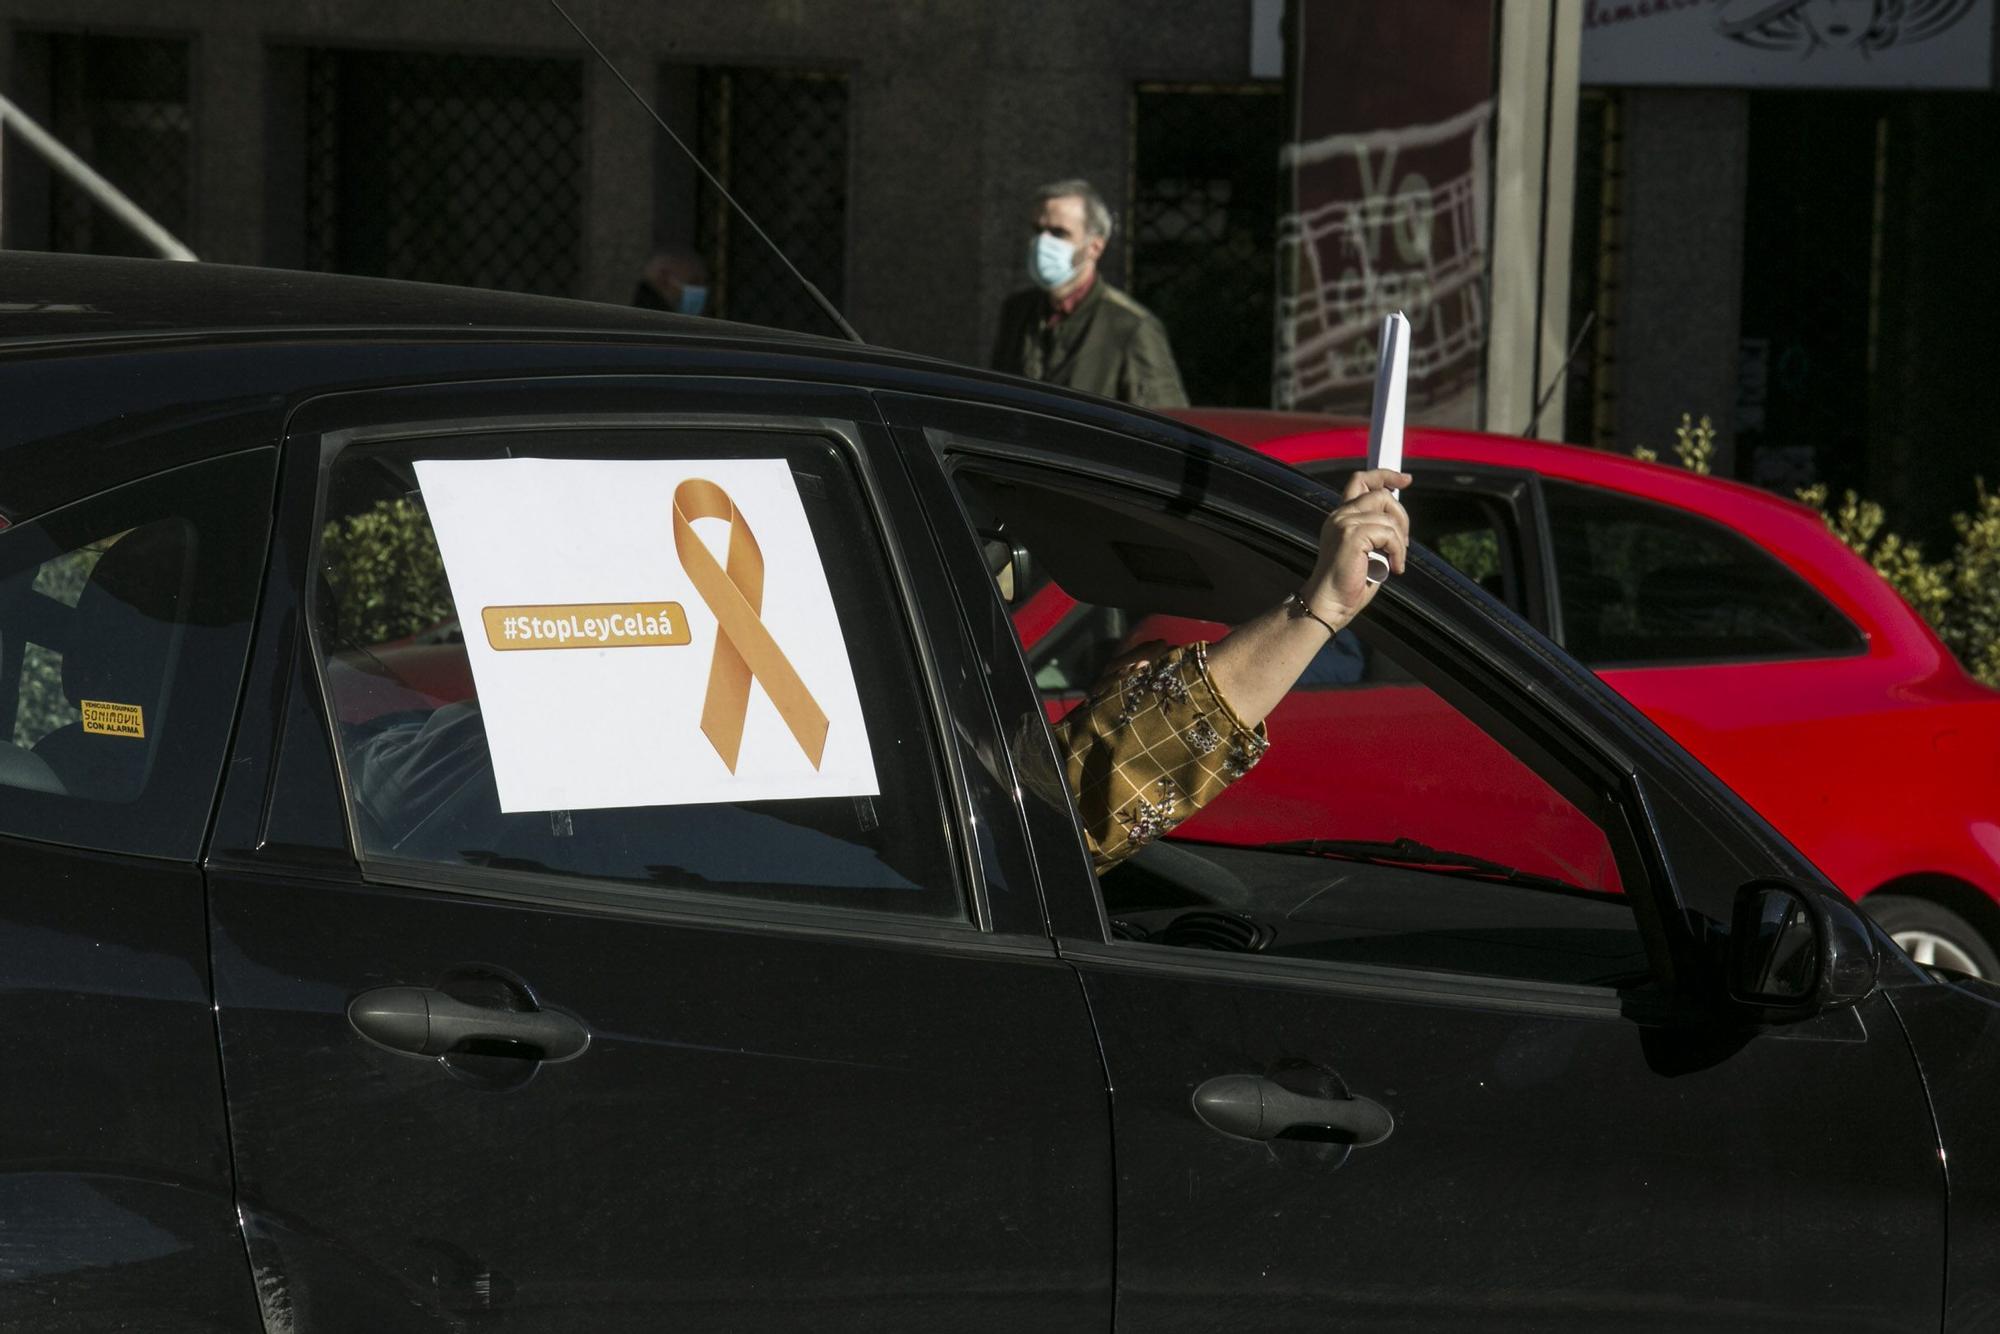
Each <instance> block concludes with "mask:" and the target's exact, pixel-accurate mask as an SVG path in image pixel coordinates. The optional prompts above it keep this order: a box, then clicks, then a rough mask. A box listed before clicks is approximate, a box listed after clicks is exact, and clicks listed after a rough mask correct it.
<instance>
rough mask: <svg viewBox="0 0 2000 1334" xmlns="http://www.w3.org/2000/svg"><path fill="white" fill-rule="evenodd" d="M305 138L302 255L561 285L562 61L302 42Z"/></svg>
mask: <svg viewBox="0 0 2000 1334" xmlns="http://www.w3.org/2000/svg"><path fill="white" fill-rule="evenodd" d="M305 151H306V170H305V191H306V199H305V226H306V264H307V267H309V268H315V269H322V270H327V271H331V272H339V273H360V274H369V275H373V276H377V277H387V278H410V279H416V280H420V281H424V282H439V283H455V284H458V285H461V286H467V287H489V288H501V289H504V290H507V291H515V292H535V293H541V294H544V295H552V296H569V295H573V294H575V292H576V290H577V287H578V284H579V282H580V280H581V276H582V248H583V191H584V176H583V160H584V151H583V71H582V68H581V66H580V65H579V64H578V63H577V62H576V61H573V60H555V59H546V60H545V59H529V58H518V57H512V56H463V55H446V54H428V53H417V52H401V51H385V52H377V51H340V50H327V49H317V50H313V51H309V52H307V53H306V127H305Z"/></svg>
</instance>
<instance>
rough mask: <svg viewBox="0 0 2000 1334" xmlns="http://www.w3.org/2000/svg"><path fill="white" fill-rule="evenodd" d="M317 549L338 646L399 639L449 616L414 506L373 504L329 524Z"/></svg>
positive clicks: (440, 574) (425, 523) (431, 547)
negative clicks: (330, 597) (330, 595)
mask: <svg viewBox="0 0 2000 1334" xmlns="http://www.w3.org/2000/svg"><path fill="white" fill-rule="evenodd" d="M320 541H321V546H322V549H323V561H324V566H325V569H326V580H327V583H328V585H329V586H330V587H331V588H332V590H333V605H334V608H335V616H334V635H335V636H336V638H338V639H339V640H340V642H342V643H344V644H355V645H360V644H380V643H383V642H385V641H387V640H391V639H402V638H404V637H406V636H408V635H413V634H416V633H417V632H418V631H420V630H426V629H429V628H430V627H431V626H433V625H436V624H437V623H438V622H439V621H442V620H445V619H447V618H448V617H450V616H452V615H453V614H454V612H453V607H452V601H451V586H450V585H449V584H448V583H447V582H446V581H445V574H444V558H443V557H442V556H440V555H439V554H438V547H437V539H436V538H435V537H433V536H432V535H431V523H430V520H429V519H428V518H427V517H426V516H425V514H424V507H423V506H422V505H421V504H419V503H417V502H416V501H414V500H410V499H407V498H398V499H395V500H384V501H379V502H377V503H376V504H375V505H373V506H371V507H370V508H368V509H366V510H363V511H362V512H361V513H359V514H354V515H350V516H348V517H347V518H345V519H335V520H334V521H333V522H331V523H329V524H327V526H326V530H325V532H324V533H323V534H322V535H321V538H320Z"/></svg>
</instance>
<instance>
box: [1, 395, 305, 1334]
mask: <svg viewBox="0 0 2000 1334" xmlns="http://www.w3.org/2000/svg"><path fill="white" fill-rule="evenodd" d="M245 438H246V439H255V438H256V437H255V435H254V434H251V435H247V436H246V437H245ZM146 443H147V444H150V443H152V442H146ZM72 444H73V442H72V441H69V440H64V441H62V442H60V445H61V447H62V449H63V450H64V452H65V454H66V455H68V456H72V457H76V458H88V457H89V455H88V454H87V453H82V452H79V451H77V450H75V449H73V448H72ZM141 447H143V446H141ZM35 448H36V446H34V445H31V444H30V445H16V446H14V447H13V452H11V453H10V454H9V456H8V457H9V458H10V460H12V459H17V458H18V459H21V460H23V462H22V465H21V466H26V458H27V456H28V454H29V453H30V452H31V451H33V450H34V449H35ZM275 460H276V451H275V450H274V449H272V448H270V447H268V446H266V447H264V448H262V449H252V450H249V451H246V452H240V453H229V454H225V455H223V456H221V457H217V458H213V459H210V460H208V461H206V462H201V463H193V464H189V465H186V466H184V467H180V468H175V469H173V470H171V471H167V472H162V473H157V474H155V475H153V476H150V477H145V478H142V479H140V480H137V481H131V482H126V483H124V484H123V485H119V486H115V487H108V488H105V489H104V490H102V491H100V492H98V493H97V494H91V495H87V496H86V498H84V499H81V500H77V501H75V502H73V503H70V504H66V505H63V506H61V507H60V508H57V509H55V510H53V511H51V512H48V513H46V514H42V515H39V516H36V517H33V518H30V519H25V520H23V521H21V522H17V523H15V524H13V525H12V526H10V527H7V528H5V530H4V531H0V729H4V730H0V866H4V884H5V889H4V891H0V905H4V906H0V1031H4V1032H5V1033H6V1035H7V1039H8V1044H9V1047H10V1052H9V1057H8V1061H7V1080H6V1089H7V1096H6V1097H5V1098H0V1328H6V1329H36V1330H96V1329H128V1328H146V1329H159V1330H196V1329H199V1330H243V1331H249V1330H258V1329H261V1328H262V1325H261V1324H260V1322H259V1320H258V1316H257V1308H256V1303H255V1301H254V1300H253V1298H252V1294H251V1290H250V1283H249V1279H248V1275H247V1273H246V1272H245V1270H244V1266H243V1250H242V1241H241V1238H240V1237H239V1236H238V1233H237V1228H236V1211H235V1205H234V1200H233V1199H232V1198H231V1181H230V1165H229V1156H228V1136H227V1132H226V1129H225V1126H224V1121H223V1101H222V1085H221V1078H220V1075H221V1072H220V1070H219V1069H218V1065H217V1059H216V1051H215V1025H214V1017H213V1012H212V1008H211V1001H210V995H209V986H208V945H207V938H206V934H205V930H204V917H203V913H204V897H203V890H202V878H201V871H200V867H199V861H200V857H201V851H202V847H203V844H204V842H205V840H206V838H207V835H208V822H209V815H210V812H211V810H212V809H213V806H214V802H215V796H216V791H217V788H218V787H219V785H220V783H221V775H222V765H223V760H224V757H225V755H226V751H227V745H228V740H229V733H230V727H231V724H232V721H233V719H234V716H235V711H236V704H237V697H238V692H239V690H240V689H241V687H242V683H243V670H244V661H245V654H246V652H247V649H248V646H249V640H250V622H251V617H252V610H253V608H254V605H255V599H256V594H257V583H258V578H259V575H260V572H261V570H262V568H263V561H264V548H265V540H266V536H267V534H268V529H269V515H270V510H271V488H272V481H273V473H274V467H275ZM87 472H88V469H87V467H84V468H81V469H80V470H79V474H78V476H77V480H78V481H79V482H83V481H85V477H84V474H85V473H87ZM83 489H85V490H88V488H87V486H86V487H85V488H83Z"/></svg>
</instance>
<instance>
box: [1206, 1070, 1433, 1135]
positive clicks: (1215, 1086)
mask: <svg viewBox="0 0 2000 1334" xmlns="http://www.w3.org/2000/svg"><path fill="white" fill-rule="evenodd" d="M1194 1114H1195V1115H1196V1116H1198V1117H1200V1118H1201V1119H1202V1121H1203V1122H1205V1123H1206V1124H1207V1125H1208V1126H1209V1127H1210V1128H1211V1129H1214V1130H1219V1131H1221V1132H1222V1133H1223V1134H1225V1135H1234V1136H1236V1137H1237V1138H1238V1139H1259V1140H1264V1139H1277V1138H1279V1137H1280V1136H1292V1137H1296V1138H1309V1139H1316V1140H1328V1141H1332V1142H1334V1143H1339V1144H1349V1145H1352V1146H1354V1147H1355V1148H1357V1149H1360V1148H1366V1147H1367V1146H1368V1145H1370V1144H1380V1143H1381V1142H1382V1141H1383V1140H1385V1139H1387V1138H1389V1132H1390V1131H1392V1130H1394V1129H1395V1128H1396V1119H1395V1118H1394V1117H1392V1116H1390V1115H1389V1109H1388V1108H1386V1107H1384V1106H1383V1105H1382V1104H1381V1103H1379V1102H1375V1101H1373V1100H1372V1099H1369V1098H1315V1097H1311V1096H1309V1095H1307V1094H1304V1093H1294V1092H1293V1091H1292V1090H1291V1089H1288V1088H1286V1087H1285V1086H1284V1085H1283V1084H1280V1083H1278V1082H1277V1081H1276V1080H1272V1079H1266V1078H1264V1077H1263V1076H1262V1075H1217V1076H1216V1077H1215V1078H1214V1079H1211V1080H1209V1081H1208V1082H1207V1083H1205V1084H1203V1085H1202V1086H1201V1087H1200V1088H1198V1089H1196V1090H1195V1091H1194Z"/></svg>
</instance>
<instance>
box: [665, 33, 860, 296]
mask: <svg viewBox="0 0 2000 1334" xmlns="http://www.w3.org/2000/svg"><path fill="white" fill-rule="evenodd" d="M847 96H848V94H847V77H846V76H845V75H843V74H836V73H827V72H825V71H813V70H778V69H725V68H705V69H703V70H702V71H701V74H700V84H699V91H698V97H699V99H700V106H701V131H700V136H699V138H700V148H699V151H700V153H701V156H702V160H703V161H704V162H706V163H707V164H708V166H709V169H710V170H711V171H713V172H714V173H715V174H716V176H717V177H718V178H719V179H720V180H721V181H722V183H723V185H724V186H725V187H726V188H727V189H728V190H729V192H730V193H731V194H733V195H734V196H736V198H737V200H738V201H739V202H740V203H742V205H743V207H744V208H745V209H747V210H749V213H750V216H751V217H753V218H755V219H757V223H758V225H759V226H761V227H762V228H763V229H764V230H765V231H766V232H768V233H770V236H771V239H772V240H774V241H776V242H777V243H778V245H779V246H781V247H783V249H784V251H785V253H786V254H787V255H789V256H790V257H791V260H792V263H794V264H796V265H798V266H799V270H800V272H802V273H804V274H805V275H806V277H808V278H810V279H812V281H813V283H814V284H815V285H816V286H818V288H819V289H820V291H822V292H824V293H825V294H826V298H827V300H829V301H831V302H833V304H834V305H835V306H836V307H839V306H841V305H842V303H843V301H844V300H845V297H846V290H847V282H846V277H847V152H848V148H847V125H848V122H847ZM696 207H697V210H698V214H699V217H700V233H699V244H700V247H701V250H702V253H703V255H704V256H705V257H706V259H707V261H708V266H709V274H710V281H711V283H712V284H713V287H714V293H713V298H712V304H711V306H710V311H709V313H710V314H713V315H717V316H720V317H722V318H724V319H731V320H741V321H744V322H746V323H749V324H765V325H770V326H773V327H775V328H780V329H798V330H803V331H807V332H811V333H826V334H835V335H837V334H838V333H839V332H840V331H839V330H838V329H836V328H834V326H833V323H832V321H830V320H829V319H827V317H826V315H825V313H824V312H823V311H821V310H820V308H819V306H818V305H817V304H816V303H815V302H814V301H813V299H812V298H811V297H810V296H808V295H807V294H806V292H805V289H804V288H802V287H801V286H799V283H798V280H797V279H795V278H793V277H792V275H791V274H790V273H788V272H787V271H786V269H785V266H784V265H783V263H781V262H780V261H779V259H778V257H777V256H776V255H774V254H772V253H771V249H770V247H769V246H766V245H765V244H764V243H763V242H762V241H760V240H758V239H757V237H756V235H755V234H754V233H752V232H751V231H750V229H749V228H747V227H745V226H744V225H743V222H742V219H740V218H739V217H737V216H736V214H735V213H734V212H733V211H732V210H731V209H730V207H729V205H728V203H727V202H725V201H724V200H723V198H722V196H721V195H720V194H718V193H717V192H716V190H715V188H714V187H713V186H710V185H709V184H708V183H707V182H706V181H704V182H703V183H702V185H701V187H700V191H699V195H698V198H697V204H696Z"/></svg>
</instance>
